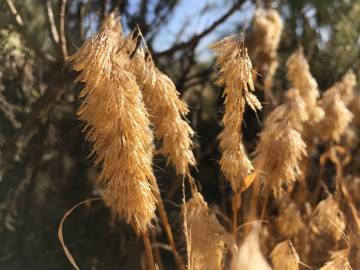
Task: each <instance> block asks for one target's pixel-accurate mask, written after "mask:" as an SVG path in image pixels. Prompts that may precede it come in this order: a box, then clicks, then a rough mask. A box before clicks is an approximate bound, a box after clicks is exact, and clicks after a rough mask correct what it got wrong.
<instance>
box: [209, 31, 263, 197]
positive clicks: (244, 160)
mask: <svg viewBox="0 0 360 270" xmlns="http://www.w3.org/2000/svg"><path fill="white" fill-rule="evenodd" d="M212 48H213V50H214V51H215V52H216V53H217V62H218V65H219V66H220V77H219V79H218V81H217V83H218V84H219V85H221V86H223V87H224V94H223V95H224V96H225V113H224V116H223V119H222V122H223V124H224V129H223V131H222V132H221V133H220V135H219V139H220V148H221V150H222V156H221V160H220V166H221V170H222V172H223V173H224V175H225V177H226V179H227V180H228V181H229V182H230V183H231V186H232V189H233V190H234V191H235V192H237V191H238V190H240V189H241V187H242V185H243V182H242V181H243V179H244V178H245V177H246V176H247V175H249V174H250V173H251V172H252V170H253V166H252V164H251V162H250V160H249V159H248V157H247V155H246V152H245V149H244V146H243V144H242V134H241V125H242V121H243V114H244V110H245V103H247V104H248V105H249V106H250V107H251V108H252V109H253V110H254V111H256V110H259V109H261V104H260V102H259V100H258V99H257V98H256V96H255V95H253V94H252V92H254V91H255V88H254V83H253V79H252V64H251V61H250V59H249V56H248V54H247V49H246V47H245V44H244V37H243V35H238V36H230V37H226V38H224V39H223V40H221V41H219V42H217V43H215V44H214V45H213V46H212Z"/></svg>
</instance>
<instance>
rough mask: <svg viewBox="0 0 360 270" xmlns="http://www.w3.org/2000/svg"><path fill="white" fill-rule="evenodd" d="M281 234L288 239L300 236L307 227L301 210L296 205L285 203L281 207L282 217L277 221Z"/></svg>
mask: <svg viewBox="0 0 360 270" xmlns="http://www.w3.org/2000/svg"><path fill="white" fill-rule="evenodd" d="M276 225H277V228H278V230H279V232H280V233H281V234H282V235H284V236H287V237H293V236H296V235H298V234H299V233H300V232H301V230H302V229H303V228H304V227H305V224H304V222H303V220H302V217H301V213H300V210H299V208H298V207H297V206H296V204H295V203H293V202H291V203H284V204H283V205H282V206H281V207H280V215H279V216H278V218H277V219H276Z"/></svg>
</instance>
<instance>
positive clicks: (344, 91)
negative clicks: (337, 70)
mask: <svg viewBox="0 0 360 270" xmlns="http://www.w3.org/2000/svg"><path fill="white" fill-rule="evenodd" d="M355 85H356V76H355V74H354V72H353V71H352V70H349V71H348V72H347V73H346V74H345V75H344V76H343V77H342V78H341V80H340V81H339V82H338V83H336V84H335V86H334V87H337V88H338V91H339V94H340V96H341V99H342V101H344V103H345V104H346V105H349V103H350V102H351V101H352V100H353V98H354V87H355Z"/></svg>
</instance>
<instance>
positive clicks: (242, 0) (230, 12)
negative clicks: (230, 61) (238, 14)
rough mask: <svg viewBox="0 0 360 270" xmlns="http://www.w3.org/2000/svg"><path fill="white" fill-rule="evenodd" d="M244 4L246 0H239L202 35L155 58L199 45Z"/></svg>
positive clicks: (176, 45)
mask: <svg viewBox="0 0 360 270" xmlns="http://www.w3.org/2000/svg"><path fill="white" fill-rule="evenodd" d="M244 2H245V0H237V1H236V2H235V3H234V5H233V6H232V7H231V8H230V9H229V10H228V11H227V12H226V13H225V14H224V15H222V16H221V17H220V18H219V19H217V20H216V21H215V22H213V24H212V25H210V26H209V27H208V28H206V29H205V30H204V31H203V32H202V33H200V34H197V35H194V36H193V37H192V38H191V39H190V40H188V41H185V42H181V43H179V44H175V45H174V46H173V47H171V48H169V49H167V50H165V51H162V52H159V53H155V56H156V57H162V56H167V55H171V54H174V53H175V52H177V51H179V50H181V49H183V48H186V47H188V46H192V45H194V44H196V43H198V42H199V41H200V39H202V38H203V37H205V36H206V35H208V34H209V33H211V32H212V31H213V30H214V29H215V28H216V27H218V26H219V25H220V24H222V23H223V22H224V21H226V20H227V19H228V18H229V17H230V16H231V15H232V14H233V13H234V12H235V11H237V10H238V9H239V7H240V6H241V5H242V4H243V3H244Z"/></svg>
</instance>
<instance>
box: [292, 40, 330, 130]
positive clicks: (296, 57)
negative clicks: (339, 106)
mask: <svg viewBox="0 0 360 270" xmlns="http://www.w3.org/2000/svg"><path fill="white" fill-rule="evenodd" d="M286 65H287V76H288V78H289V80H290V81H291V83H292V85H293V87H294V88H296V89H298V90H299V93H300V95H301V97H302V99H303V100H304V102H305V105H306V111H307V113H308V114H309V124H314V123H316V122H318V121H320V120H321V119H322V118H323V117H324V112H323V110H322V108H321V107H319V106H318V105H317V98H318V97H319V95H320V93H319V89H318V85H317V82H316V80H315V79H314V78H313V76H312V75H311V73H310V66H309V64H308V62H307V60H306V58H305V56H304V53H303V48H302V47H300V48H299V49H298V50H296V51H295V52H294V53H293V54H292V55H291V56H290V57H289V59H288V60H287V63H286Z"/></svg>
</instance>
